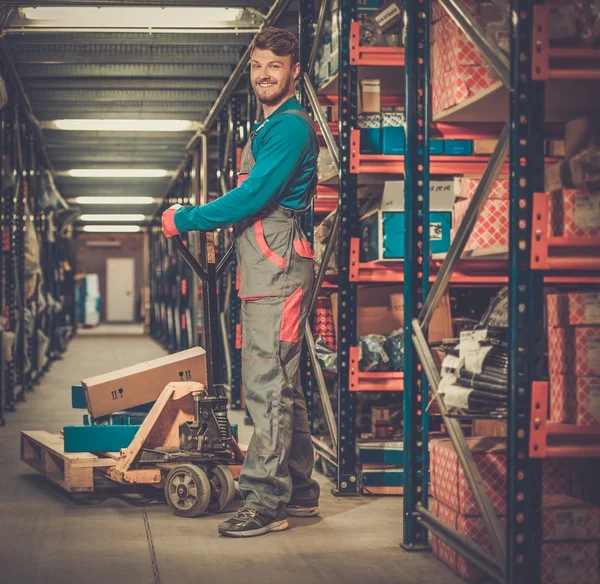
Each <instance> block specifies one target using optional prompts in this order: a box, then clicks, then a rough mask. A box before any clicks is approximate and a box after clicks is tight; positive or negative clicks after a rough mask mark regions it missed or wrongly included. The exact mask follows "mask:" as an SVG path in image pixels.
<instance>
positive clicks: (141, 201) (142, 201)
mask: <svg viewBox="0 0 600 584" xmlns="http://www.w3.org/2000/svg"><path fill="white" fill-rule="evenodd" d="M72 201H73V202H74V203H77V204H78V205H151V204H152V203H154V199H153V198H152V197H76V198H75V199H73V200H72ZM69 202H71V201H69Z"/></svg>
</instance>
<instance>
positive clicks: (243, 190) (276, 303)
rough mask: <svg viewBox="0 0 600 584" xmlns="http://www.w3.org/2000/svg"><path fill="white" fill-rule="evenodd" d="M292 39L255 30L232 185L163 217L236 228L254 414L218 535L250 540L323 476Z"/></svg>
mask: <svg viewBox="0 0 600 584" xmlns="http://www.w3.org/2000/svg"><path fill="white" fill-rule="evenodd" d="M299 72H300V64H299V62H298V41H297V39H296V37H295V36H294V35H293V34H292V33H290V32H287V31H285V30H281V29H277V28H267V29H265V30H263V31H262V32H261V33H260V34H258V35H257V37H256V39H255V41H254V45H253V49H252V57H251V62H250V76H251V81H252V87H253V89H254V92H255V94H256V97H257V99H258V100H259V101H260V103H261V104H262V107H263V114H264V116H263V120H262V121H261V122H260V123H259V124H257V126H256V127H255V128H254V129H253V132H252V133H251V135H250V137H249V139H248V142H247V144H246V146H245V148H244V151H243V153H242V162H241V168H240V174H239V177H238V186H237V188H235V189H233V190H232V191H230V192H229V193H227V194H226V195H224V196H223V197H220V198H219V199H217V200H216V201H213V202H212V203H209V204H207V205H204V206H196V207H177V206H174V207H172V208H170V209H168V210H167V211H165V213H164V214H163V232H164V233H165V235H166V236H167V237H173V236H174V235H176V234H178V233H180V232H182V231H190V230H204V231H209V230H212V229H215V228H218V227H225V226H228V225H234V226H235V241H236V249H237V259H238V266H239V269H240V274H241V281H242V283H241V288H240V298H241V300H242V382H243V385H244V390H245V394H246V407H247V408H248V411H249V413H250V416H251V417H252V421H253V423H254V435H253V436H252V440H251V441H250V445H249V448H248V453H247V455H246V460H245V461H244V465H243V468H242V474H241V476H240V490H241V492H242V495H243V497H244V505H243V507H242V508H241V509H240V510H239V511H238V512H237V513H236V514H235V515H234V516H233V517H232V518H230V519H228V520H227V521H224V522H223V523H221V524H220V525H219V533H221V534H222V535H226V536H232V537H251V536H255V535H262V534H265V533H268V532H271V531H283V530H284V529H287V527H288V522H287V516H288V515H294V516H298V517H311V516H314V515H317V514H318V513H319V508H318V500H319V485H318V484H317V482H316V481H314V480H313V479H312V478H311V474H312V467H313V462H314V454H313V448H312V442H311V437H310V431H309V426H308V416H307V411H306V403H305V400H304V394H303V392H302V388H301V387H300V378H299V369H298V366H299V362H300V353H301V349H302V340H303V332H304V324H305V322H306V318H307V312H308V303H309V296H310V291H311V287H312V283H313V274H314V272H313V257H314V253H313V251H312V250H311V247H310V245H309V243H308V241H307V240H306V236H305V235H304V233H303V232H302V230H301V229H300V225H299V217H300V215H301V213H302V212H303V211H304V210H305V209H307V208H308V206H309V205H310V202H311V200H312V197H313V195H314V192H315V188H316V184H317V157H318V152H319V146H318V140H317V136H316V134H315V129H314V125H313V122H312V120H311V118H310V117H309V116H308V114H307V113H306V111H305V110H304V109H303V108H302V106H301V105H300V103H298V101H297V100H296V98H295V97H294V93H295V88H296V80H297V78H298V75H299Z"/></svg>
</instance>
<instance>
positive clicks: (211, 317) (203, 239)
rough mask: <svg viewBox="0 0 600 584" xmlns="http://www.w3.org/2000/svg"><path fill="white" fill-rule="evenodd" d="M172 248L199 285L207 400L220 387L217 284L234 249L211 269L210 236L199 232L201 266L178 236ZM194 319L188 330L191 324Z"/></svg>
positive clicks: (213, 254)
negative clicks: (194, 275)
mask: <svg viewBox="0 0 600 584" xmlns="http://www.w3.org/2000/svg"><path fill="white" fill-rule="evenodd" d="M171 241H172V242H173V246H174V247H175V249H177V251H178V252H179V253H180V254H181V256H182V257H183V259H184V260H185V261H186V263H187V264H188V265H189V266H190V268H191V269H192V271H193V272H194V273H195V274H196V276H198V278H199V279H200V281H201V282H202V304H203V313H204V345H205V346H204V349H205V350H206V381H207V384H206V385H207V388H206V389H207V391H208V394H209V395H210V396H213V397H216V396H217V395H218V394H219V393H220V391H218V390H217V388H216V386H221V385H222V374H223V372H222V369H223V366H222V361H221V339H220V336H219V306H218V305H219V299H218V295H217V280H218V279H219V277H220V276H221V275H222V273H223V272H224V270H225V268H226V267H227V265H228V264H229V262H230V261H231V259H232V258H233V254H234V252H235V245H231V247H230V248H229V249H228V250H227V253H225V255H224V256H223V258H222V259H221V261H220V263H219V265H218V267H217V266H215V244H214V234H213V233H212V232H200V255H201V261H202V264H204V265H202V264H201V263H200V262H198V260H196V258H195V257H194V254H193V253H192V252H191V251H190V250H189V249H188V248H187V246H186V245H185V244H184V243H183V240H182V239H181V236H180V235H176V236H175V237H172V238H171ZM195 320H196V319H195V315H194V318H193V321H192V326H196V324H195Z"/></svg>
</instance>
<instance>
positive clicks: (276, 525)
mask: <svg viewBox="0 0 600 584" xmlns="http://www.w3.org/2000/svg"><path fill="white" fill-rule="evenodd" d="M289 526H290V524H289V523H288V522H287V520H286V519H282V520H281V521H274V522H273V523H269V525H265V526H264V527H261V528H260V529H253V530H252V531H226V530H223V531H221V530H220V529H219V533H220V534H221V535H224V536H225V537H256V536H257V535H264V534H265V533H270V532H271V531H285V530H286V529H287V528H288V527H289Z"/></svg>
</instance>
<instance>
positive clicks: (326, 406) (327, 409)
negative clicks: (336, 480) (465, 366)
mask: <svg viewBox="0 0 600 584" xmlns="http://www.w3.org/2000/svg"><path fill="white" fill-rule="evenodd" d="M304 337H305V339H306V346H307V347H308V355H309V357H310V360H311V362H312V365H313V369H314V372H315V379H316V381H317V387H318V388H319V395H320V396H321V403H322V404H323V411H324V413H325V421H326V422H327V429H328V430H329V435H330V436H331V441H332V442H333V448H334V450H337V435H338V433H337V423H336V421H335V416H334V414H333V408H332V407H331V400H330V399H329V393H328V392H327V385H326V384H325V377H323V370H322V369H321V364H320V363H319V359H318V358H317V349H316V347H315V339H314V336H313V333H312V329H311V327H310V323H309V322H308V319H306V324H305V325H304Z"/></svg>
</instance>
